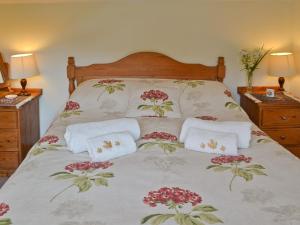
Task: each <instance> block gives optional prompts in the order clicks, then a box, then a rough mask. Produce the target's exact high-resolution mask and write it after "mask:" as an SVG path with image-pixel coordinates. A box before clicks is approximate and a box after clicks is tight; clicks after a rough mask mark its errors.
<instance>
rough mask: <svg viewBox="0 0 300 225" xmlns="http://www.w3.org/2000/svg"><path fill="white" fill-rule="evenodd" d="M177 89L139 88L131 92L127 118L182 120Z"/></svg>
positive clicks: (179, 92)
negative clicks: (143, 117)
mask: <svg viewBox="0 0 300 225" xmlns="http://www.w3.org/2000/svg"><path fill="white" fill-rule="evenodd" d="M180 94H181V91H180V90H179V89H176V88H162V87H160V88H155V87H153V88H139V89H135V90H132V91H131V95H130V99H129V107H128V111H127V114H126V116H127V117H142V116H145V117H147V116H149V117H169V118H181V112H180V108H179V97H180Z"/></svg>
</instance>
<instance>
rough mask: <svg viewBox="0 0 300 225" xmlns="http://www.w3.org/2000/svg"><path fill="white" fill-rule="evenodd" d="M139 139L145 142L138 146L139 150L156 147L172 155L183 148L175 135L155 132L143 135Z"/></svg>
mask: <svg viewBox="0 0 300 225" xmlns="http://www.w3.org/2000/svg"><path fill="white" fill-rule="evenodd" d="M141 139H142V140H146V141H147V142H144V143H142V144H140V145H139V148H145V149H148V148H150V147H153V146H158V147H159V148H161V149H162V150H163V151H164V152H165V153H173V152H175V151H176V150H177V149H178V148H183V144H182V143H180V142H178V138H177V137H176V136H175V135H173V134H170V133H166V132H158V131H155V132H152V133H149V134H145V135H144V136H143V137H142V138H141Z"/></svg>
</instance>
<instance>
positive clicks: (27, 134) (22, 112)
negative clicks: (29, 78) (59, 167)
mask: <svg viewBox="0 0 300 225" xmlns="http://www.w3.org/2000/svg"><path fill="white" fill-rule="evenodd" d="M13 90H15V91H18V89H13ZM28 90H29V92H31V97H30V99H26V100H25V101H24V102H25V103H24V102H21V103H19V104H17V105H11V106H7V105H6V106H4V104H2V103H0V176H10V175H11V174H12V173H13V172H14V171H15V170H16V168H17V167H18V166H19V165H20V163H21V162H22V160H23V159H24V158H25V156H26V154H27V152H28V151H29V149H30V148H31V147H32V146H33V144H34V143H35V142H36V141H38V139H39V138H40V122H39V97H40V96H41V94H42V90H41V89H28ZM26 101H27V102H26Z"/></svg>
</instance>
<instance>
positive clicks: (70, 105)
mask: <svg viewBox="0 0 300 225" xmlns="http://www.w3.org/2000/svg"><path fill="white" fill-rule="evenodd" d="M77 109H80V105H79V103H77V102H73V101H68V102H67V103H66V107H65V111H72V110H77Z"/></svg>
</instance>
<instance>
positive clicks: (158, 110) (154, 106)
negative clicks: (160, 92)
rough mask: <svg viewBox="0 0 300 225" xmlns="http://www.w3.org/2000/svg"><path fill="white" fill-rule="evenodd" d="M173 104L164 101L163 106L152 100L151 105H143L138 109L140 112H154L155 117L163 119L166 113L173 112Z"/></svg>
mask: <svg viewBox="0 0 300 225" xmlns="http://www.w3.org/2000/svg"><path fill="white" fill-rule="evenodd" d="M172 106H173V102H172V101H163V102H162V103H161V104H159V103H158V100H154V99H153V100H151V104H150V105H147V104H142V105H139V106H138V107H137V109H139V110H143V111H146V110H152V111H153V112H154V113H155V116H158V117H163V116H164V115H165V113H166V112H172V111H173V108H172Z"/></svg>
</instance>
